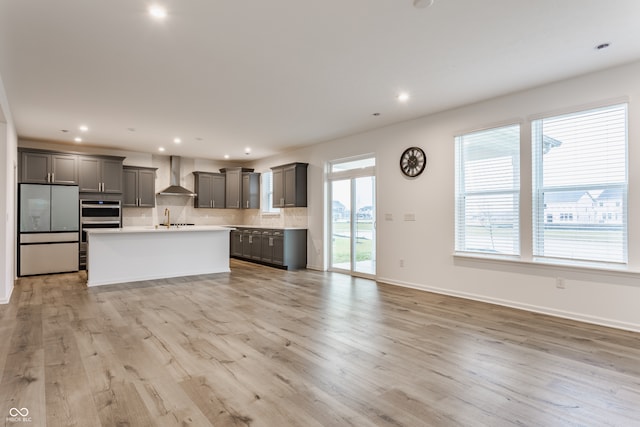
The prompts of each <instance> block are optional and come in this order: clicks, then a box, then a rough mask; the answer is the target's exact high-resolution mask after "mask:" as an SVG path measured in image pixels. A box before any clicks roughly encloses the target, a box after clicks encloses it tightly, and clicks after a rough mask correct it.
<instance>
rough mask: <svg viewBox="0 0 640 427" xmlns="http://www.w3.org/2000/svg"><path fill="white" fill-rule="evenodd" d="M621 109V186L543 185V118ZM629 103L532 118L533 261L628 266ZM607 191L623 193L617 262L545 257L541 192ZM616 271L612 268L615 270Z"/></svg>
mask: <svg viewBox="0 0 640 427" xmlns="http://www.w3.org/2000/svg"><path fill="white" fill-rule="evenodd" d="M618 107H624V109H625V165H624V167H625V180H624V182H623V183H616V184H606V183H603V184H593V183H585V184H584V185H572V186H571V187H562V186H544V185H543V173H544V163H543V162H544V160H543V155H542V154H541V153H542V151H543V147H542V146H541V145H540V144H544V141H543V138H542V134H541V132H542V122H543V121H544V120H545V119H553V118H561V117H563V116H572V115H580V114H583V113H589V112H596V111H598V110H606V109H609V108H618ZM628 108H629V106H628V102H627V101H617V102H612V103H606V104H600V105H595V106H589V107H584V108H576V109H572V110H570V111H565V112H562V113H556V114H548V115H544V116H538V117H535V118H533V119H531V150H532V159H531V162H532V172H533V178H532V186H533V188H532V210H533V212H532V226H533V233H532V246H533V260H534V261H539V262H547V263H553V264H560V265H567V266H580V265H585V266H598V265H601V266H603V267H605V268H606V266H607V265H610V266H615V265H627V264H628V240H629V236H628V213H627V206H628V203H627V197H628V183H629V177H628V174H629V168H628V161H629V147H628V138H629V127H628V117H629V113H628ZM606 189H617V190H620V191H621V193H622V216H623V218H622V239H623V243H622V254H621V257H620V259H619V260H610V259H603V258H601V259H597V258H595V259H587V258H584V257H576V256H573V255H570V254H569V253H568V252H567V253H566V255H565V256H555V257H553V256H547V255H545V254H544V253H543V251H542V249H541V248H542V247H543V245H544V227H545V223H546V221H545V218H546V217H547V215H548V214H547V213H545V208H546V205H545V203H544V202H545V198H544V193H545V192H547V193H549V192H554V191H556V192H562V191H585V192H587V191H590V190H591V191H592V190H606ZM594 203H597V204H599V206H603V204H602V202H595V201H594ZM599 215H602V216H603V218H604V219H603V221H605V220H606V213H604V212H600V213H599ZM614 268H615V267H614Z"/></svg>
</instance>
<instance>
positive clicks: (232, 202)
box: [225, 168, 242, 208]
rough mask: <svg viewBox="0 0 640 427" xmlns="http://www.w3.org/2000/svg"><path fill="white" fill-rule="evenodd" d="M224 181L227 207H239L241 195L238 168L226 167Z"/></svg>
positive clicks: (240, 180)
mask: <svg viewBox="0 0 640 427" xmlns="http://www.w3.org/2000/svg"><path fill="white" fill-rule="evenodd" d="M225 175H226V181H225V192H226V195H225V196H226V197H225V198H226V206H227V208H240V207H241V203H242V200H241V197H242V172H241V170H240V168H237V169H227V171H226V173H225Z"/></svg>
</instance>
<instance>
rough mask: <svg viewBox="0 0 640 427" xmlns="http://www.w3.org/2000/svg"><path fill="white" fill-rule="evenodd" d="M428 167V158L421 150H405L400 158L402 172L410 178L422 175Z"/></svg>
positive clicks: (415, 148)
mask: <svg viewBox="0 0 640 427" xmlns="http://www.w3.org/2000/svg"><path fill="white" fill-rule="evenodd" d="M426 166H427V156H426V155H425V154H424V151H422V149H421V148H418V147H411V148H407V149H406V150H404V153H402V156H401V157H400V170H401V171H402V173H403V174H405V175H406V176H409V177H412V178H413V177H416V176H418V175H420V174H421V173H422V172H423V171H424V168H425V167H426Z"/></svg>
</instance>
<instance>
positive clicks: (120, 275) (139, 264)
mask: <svg viewBox="0 0 640 427" xmlns="http://www.w3.org/2000/svg"><path fill="white" fill-rule="evenodd" d="M230 231H231V228H229V227H220V226H214V225H207V226H183V227H175V226H172V227H169V228H167V227H165V226H157V227H154V226H149V227H125V228H105V229H95V230H87V243H88V244H87V286H99V285H108V284H114V283H126V282H136V281H141V280H152V279H162V278H168V277H179V276H191V275H195V274H211V273H222V272H228V271H230V270H229V233H230Z"/></svg>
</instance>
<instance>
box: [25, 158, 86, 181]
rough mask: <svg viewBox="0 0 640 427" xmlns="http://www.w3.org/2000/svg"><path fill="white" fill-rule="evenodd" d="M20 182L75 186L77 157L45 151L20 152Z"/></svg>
mask: <svg viewBox="0 0 640 427" xmlns="http://www.w3.org/2000/svg"><path fill="white" fill-rule="evenodd" d="M20 182H31V183H43V184H77V183H78V156H77V155H75V154H66V153H51V152H45V151H21V152H20Z"/></svg>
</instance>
